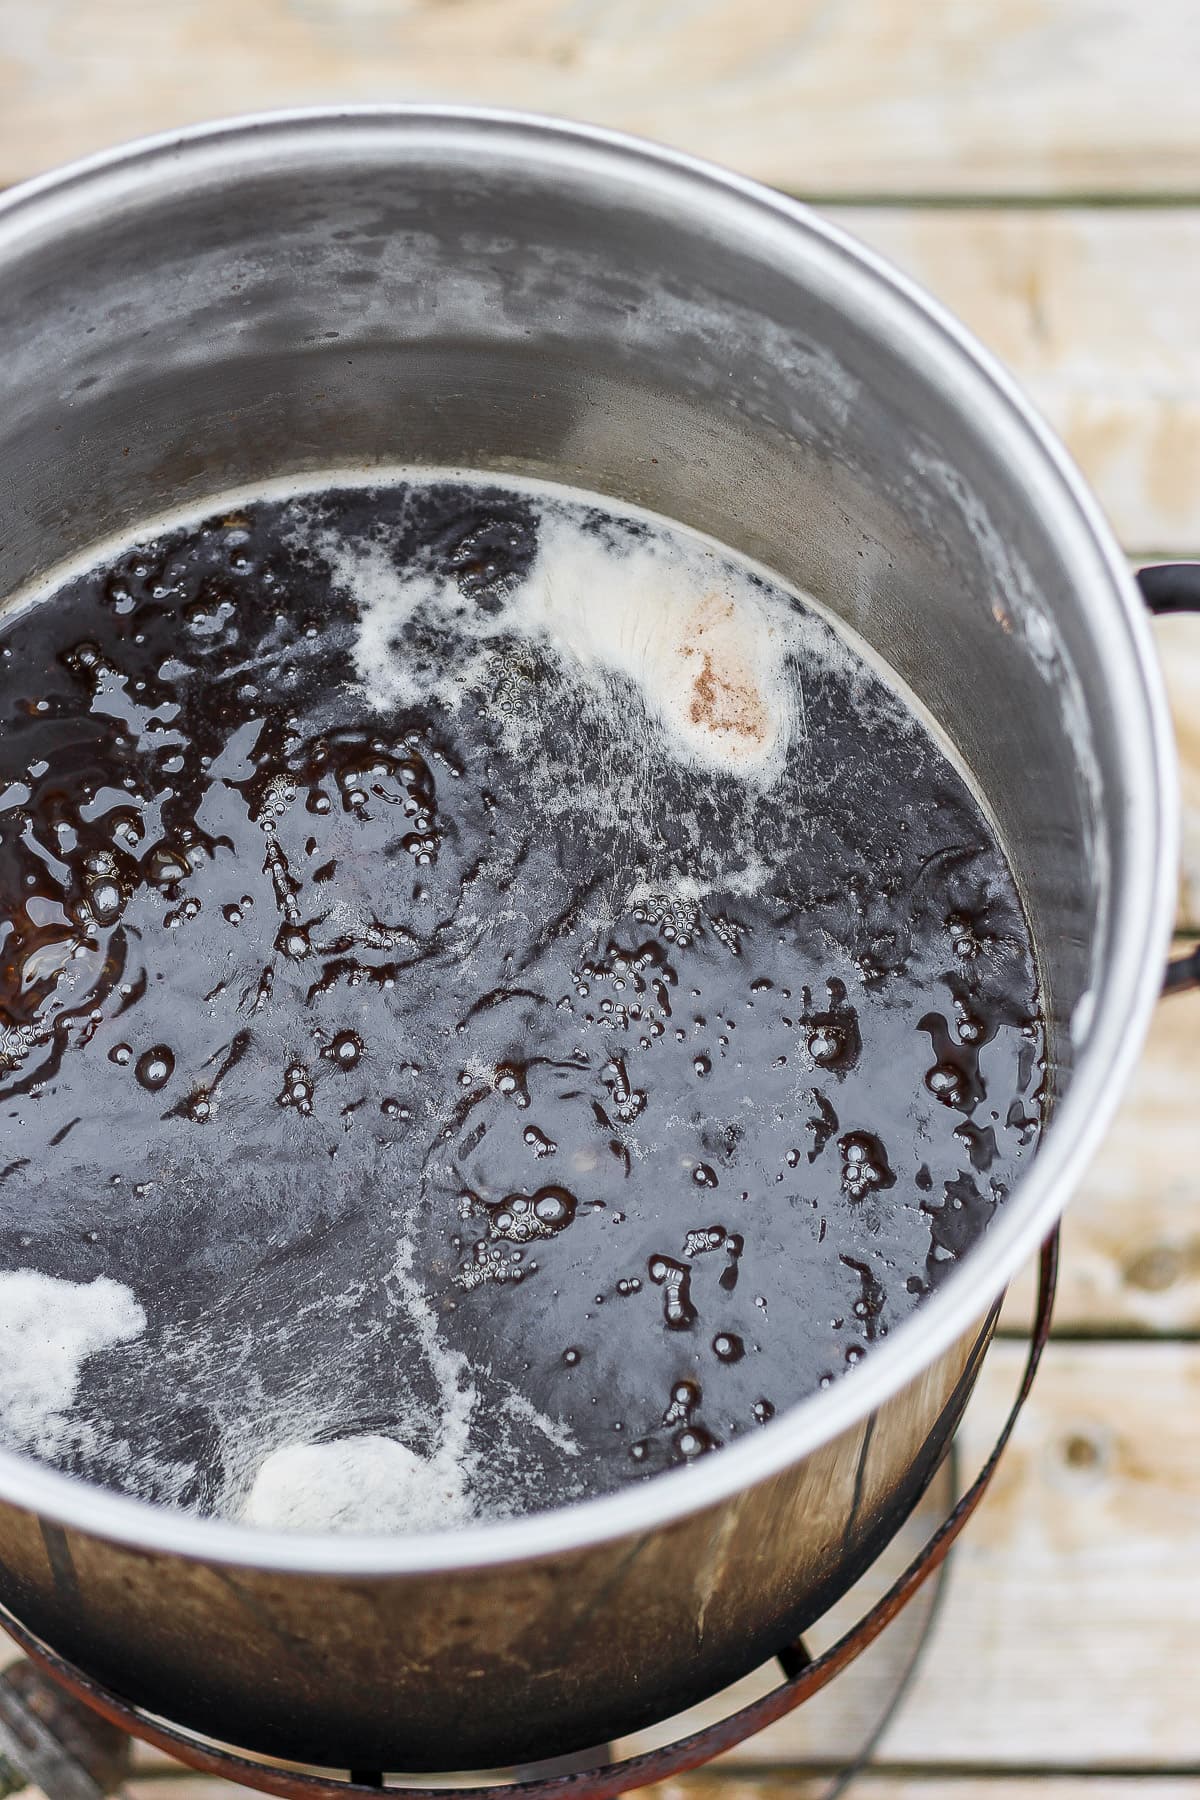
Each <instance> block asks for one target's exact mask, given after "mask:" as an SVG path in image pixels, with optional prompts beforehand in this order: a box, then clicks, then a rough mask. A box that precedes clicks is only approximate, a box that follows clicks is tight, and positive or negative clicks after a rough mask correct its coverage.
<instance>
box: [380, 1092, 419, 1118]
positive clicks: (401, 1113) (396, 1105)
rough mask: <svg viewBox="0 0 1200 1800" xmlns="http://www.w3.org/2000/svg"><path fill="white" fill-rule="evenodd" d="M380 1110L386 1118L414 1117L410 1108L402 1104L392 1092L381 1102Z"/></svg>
mask: <svg viewBox="0 0 1200 1800" xmlns="http://www.w3.org/2000/svg"><path fill="white" fill-rule="evenodd" d="M379 1110H380V1112H381V1113H382V1114H383V1116H384V1118H385V1119H411V1117H412V1112H411V1110H410V1108H408V1107H407V1106H404V1105H402V1104H401V1102H400V1101H399V1100H396V1099H394V1098H393V1097H392V1096H391V1095H390V1094H389V1095H387V1096H386V1097H385V1098H384V1099H383V1100H381V1101H380V1102H379Z"/></svg>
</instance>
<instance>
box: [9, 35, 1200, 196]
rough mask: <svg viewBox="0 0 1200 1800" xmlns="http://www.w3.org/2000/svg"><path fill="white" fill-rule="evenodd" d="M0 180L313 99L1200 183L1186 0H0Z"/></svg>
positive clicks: (704, 147) (833, 185) (774, 169)
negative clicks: (521, 110) (503, 110)
mask: <svg viewBox="0 0 1200 1800" xmlns="http://www.w3.org/2000/svg"><path fill="white" fill-rule="evenodd" d="M0 25H2V27H3V39H2V42H3V59H4V60H3V66H2V69H0V77H2V79H3V89H2V91H0V104H2V106H3V111H4V113H5V126H4V132H3V149H4V155H3V159H2V160H0V180H5V181H12V180H15V179H17V178H19V177H20V176H23V175H25V174H28V173H29V172H30V171H32V170H35V169H42V168H46V167H49V166H50V165H52V164H54V163H56V162H61V161H63V160H65V159H66V158H68V157H71V156H76V155H78V154H80V153H81V152H83V151H88V150H91V149H93V148H95V147H96V146H98V145H101V144H106V143H110V142H112V141H114V140H115V139H117V138H122V137H131V136H134V135H135V134H137V133H140V132H144V131H154V130H160V129H163V128H173V127H175V126H176V125H178V124H181V123H187V122H190V121H193V120H197V119H203V118H206V117H210V116H213V115H220V114H228V113H234V112H240V111H246V110H249V109H257V108H261V107H270V106H287V105H292V106H294V105H311V104H314V103H317V102H329V101H396V100H427V99H439V100H446V99H450V100H472V101H482V102H486V103H490V104H493V105H508V106H520V107H532V108H537V109H540V110H545V111H550V112H558V113H564V114H567V115H569V116H572V117H575V118H581V119H587V120H591V121H595V122H597V123H601V124H606V125H616V126H621V127H623V128H625V129H628V130H632V131H638V132H644V133H645V134H647V135H648V136H651V137H656V138H661V139H663V140H664V141H665V142H667V143H671V144H677V145H680V146H683V147H685V148H687V149H690V150H695V151H699V152H701V153H702V154H704V155H707V156H712V157H715V158H717V159H718V160H720V161H723V162H727V163H731V164H733V165H734V166H735V167H737V168H740V169H744V170H747V171H748V172H750V173H752V174H755V175H758V176H761V177H762V178H763V179H764V180H767V181H773V182H777V183H778V184H779V185H781V186H784V187H788V188H791V189H794V190H796V191H802V192H805V193H824V194H846V193H851V194H862V193H868V194H888V195H899V196H906V195H910V194H928V193H936V194H968V195H993V194H1005V195H1007V194H1033V195H1053V196H1061V195H1064V194H1079V193H1083V194H1096V193H1104V194H1120V195H1125V194H1131V193H1151V194H1155V195H1159V194H1164V193H1168V194H1182V195H1184V196H1185V197H1187V196H1192V195H1194V194H1196V193H1197V192H1198V191H1200V112H1198V109H1197V107H1196V89H1195V74H1196V67H1197V62H1198V61H1200V13H1198V12H1197V9H1196V7H1195V5H1194V4H1193V3H1192V0H948V3H946V4H942V5H919V4H916V3H915V0H603V3H601V0H106V3H105V4H103V5H95V4H88V0H36V3H31V0H5V4H4V5H3V7H2V8H0Z"/></svg>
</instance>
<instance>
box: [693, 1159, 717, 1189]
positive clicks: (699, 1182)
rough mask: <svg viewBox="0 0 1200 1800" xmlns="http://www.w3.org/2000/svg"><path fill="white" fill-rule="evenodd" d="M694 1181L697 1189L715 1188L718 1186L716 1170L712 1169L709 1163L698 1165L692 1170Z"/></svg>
mask: <svg viewBox="0 0 1200 1800" xmlns="http://www.w3.org/2000/svg"><path fill="white" fill-rule="evenodd" d="M692 1180H693V1181H694V1182H695V1184H696V1186H697V1187H702V1188H715V1187H716V1185H717V1174H716V1170H715V1169H712V1168H710V1167H709V1165H708V1163H697V1164H696V1166H695V1168H694V1169H693V1170H692Z"/></svg>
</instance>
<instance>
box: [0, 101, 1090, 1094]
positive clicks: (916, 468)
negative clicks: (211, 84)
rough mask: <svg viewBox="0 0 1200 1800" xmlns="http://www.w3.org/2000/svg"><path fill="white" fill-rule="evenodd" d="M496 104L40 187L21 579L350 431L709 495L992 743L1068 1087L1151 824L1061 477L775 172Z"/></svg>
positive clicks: (7, 586) (17, 564) (16, 360)
mask: <svg viewBox="0 0 1200 1800" xmlns="http://www.w3.org/2000/svg"><path fill="white" fill-rule="evenodd" d="M331 129H333V127H331ZM340 129H341V130H342V132H343V133H345V124H344V122H343V124H342V126H341V128H340ZM476 131H477V133H478V134H479V136H480V141H479V142H478V143H475V142H470V141H467V140H468V139H469V138H470V134H469V133H465V134H464V132H461V131H460V132H459V133H458V134H457V135H456V134H455V132H453V131H442V132H440V133H439V131H438V130H437V129H436V128H435V126H434V125H433V124H430V125H429V126H428V127H427V129H425V130H424V131H422V130H420V129H417V128H415V127H414V128H411V129H409V130H408V131H407V132H403V133H396V132H394V131H389V130H387V129H385V127H384V126H383V125H382V124H380V123H379V122H378V121H376V122H374V123H372V122H371V121H369V120H365V119H364V120H360V121H359V122H358V126H357V128H356V130H355V132H354V133H352V134H351V137H350V138H349V139H346V140H345V141H343V142H341V143H340V144H339V147H338V154H337V156H336V158H335V157H334V156H333V155H332V153H331V152H330V153H328V154H327V153H326V151H325V147H324V144H323V135H322V132H321V131H320V130H318V129H314V128H312V127H311V126H310V128H309V129H308V130H307V131H306V132H305V133H303V134H298V133H293V132H289V131H288V130H287V129H286V128H283V127H277V128H274V129H267V130H265V131H263V132H261V133H259V134H258V135H257V137H255V138H254V139H252V140H250V142H249V144H248V145H244V146H243V150H242V157H241V161H240V166H239V169H238V171H237V173H236V174H231V173H230V172H229V171H228V170H225V171H222V170H221V169H220V155H219V151H220V140H219V139H211V140H207V141H202V142H201V143H200V144H193V145H192V146H191V147H190V148H186V149H185V150H184V151H183V152H182V153H181V154H180V156H179V157H178V158H176V159H174V160H173V161H164V160H162V159H159V160H158V161H156V162H154V163H152V164H149V165H147V166H145V167H144V166H143V165H142V164H140V163H139V161H138V160H137V159H134V160H132V161H129V162H128V163H125V164H123V165H118V166H116V167H115V168H113V169H110V170H108V171H103V172H100V173H96V174H93V175H91V176H90V177H89V176H83V177H80V178H77V180H76V181H75V182H74V183H73V184H70V185H68V186H67V187H66V188H64V189H63V190H61V191H60V193H59V194H58V195H57V196H56V198H55V202H54V205H53V206H52V207H51V208H49V209H46V208H45V206H44V205H43V209H42V212H41V213H40V215H39V214H36V213H35V212H34V210H33V209H31V208H25V209H23V208H22V207H21V206H20V205H18V206H17V207H16V208H15V210H14V211H12V212H11V213H10V215H9V217H8V220H7V222H6V224H5V225H4V227H3V228H2V241H3V255H4V264H5V273H4V279H3V284H2V287H0V341H2V342H3V344H4V349H5V356H4V365H3V367H4V374H3V381H4V390H5V403H4V407H3V409H2V410H0V469H2V470H3V477H4V493H5V502H4V532H3V544H2V547H0V589H2V590H3V591H7V592H11V591H13V590H14V589H16V588H18V587H19V586H20V585H21V584H22V583H24V582H26V581H28V580H29V579H30V578H31V577H33V576H35V575H37V574H38V573H39V572H43V571H45V570H46V569H48V568H50V567H51V566H53V565H54V564H55V563H56V562H58V561H59V560H60V559H61V558H63V557H65V556H71V555H75V554H78V553H80V552H82V551H85V550H86V549H87V548H88V546H89V545H90V544H92V543H94V542H95V541H96V540H98V539H101V538H104V537H107V536H109V535H111V534H112V533H114V532H119V531H122V530H124V529H126V528H128V527H132V526H136V525H138V524H140V523H143V522H146V521H149V520H153V518H154V517H155V515H156V514H157V513H160V512H161V511H163V510H164V509H167V508H171V507H175V506H178V505H179V504H181V503H184V502H188V501H198V500H201V499H202V498H203V497H204V496H205V495H208V494H212V493H215V492H217V491H219V490H221V489H225V488H228V487H232V486H241V485H243V484H247V483H252V482H254V481H256V480H259V479H261V478H264V477H268V476H279V475H286V474H292V473H300V472H303V471H316V470H322V469H325V468H330V467H334V466H342V467H345V466H348V465H363V464H367V465H370V464H374V463H395V462H401V463H426V464H442V465H445V464H454V465H471V466H476V467H482V468H487V469H493V470H512V471H521V472H525V473H530V474H537V475H543V476H549V477H554V478H558V479H562V480H566V481H568V482H571V483H574V484H577V485H580V486H583V487H587V488H592V489H596V490H599V491H601V492H604V493H607V494H610V495H613V496H616V497H618V498H621V499H625V500H631V501H636V502H639V503H641V504H644V505H646V506H649V507H651V508H654V509H656V510H658V511H660V512H662V513H664V514H667V515H669V516H671V517H673V518H676V519H678V520H681V521H683V522H685V523H687V524H690V525H693V526H696V527H699V528H701V529H703V530H705V531H707V532H710V533H712V534H713V535H714V536H715V537H717V538H719V539H721V540H723V541H724V542H726V543H728V544H730V545H732V546H734V547H735V548H737V549H739V550H742V551H745V552H748V553H751V554H753V555H755V556H757V557H759V558H761V559H762V560H763V561H764V562H766V563H767V564H769V565H770V566H771V567H772V568H774V569H775V570H777V571H778V572H779V573H780V574H781V575H783V576H784V577H785V578H786V579H788V580H791V581H793V582H796V583H798V584H800V585H801V586H803V587H805V588H807V589H810V590H811V591H812V593H813V594H814V595H816V596H817V598H818V599H819V600H820V601H821V602H822V603H823V604H824V605H825V606H826V607H828V608H829V609H830V610H831V611H832V612H833V613H835V614H836V615H838V616H840V617H841V618H842V619H843V620H845V621H846V622H847V623H848V624H850V625H852V626H853V627H854V628H855V630H857V631H858V632H859V633H860V634H861V635H862V636H863V637H864V638H865V639H866V640H867V642H868V643H870V644H871V645H873V646H874V647H875V648H876V649H877V650H878V651H879V652H880V654H881V655H882V656H883V657H884V659H885V660H886V661H887V662H889V663H890V664H891V665H892V666H893V667H894V668H895V669H896V671H897V672H898V673H899V674H900V675H901V676H902V677H903V678H904V680H905V681H906V682H907V683H908V684H909V685H910V687H911V688H912V689H913V690H914V691H915V693H916V694H917V695H918V696H919V698H920V699H921V701H922V702H923V703H924V704H925V706H926V707H927V708H928V710H929V712H930V713H931V714H932V715H933V716H934V717H935V718H936V719H937V720H938V721H939V722H940V724H941V726H942V727H943V729H944V731H945V732H946V733H947V734H948V735H949V737H950V739H951V740H952V741H953V743H954V744H955V746H956V747H957V749H958V751H959V753H960V754H961V756H962V758H963V759H964V760H965V762H966V763H967V765H968V766H969V768H970V769H971V770H972V771H973V773H974V776H975V778H976V781H977V783H978V785H979V787H980V789H981V791H982V793H983V795H984V796H985V798H986V801H987V803H988V804H989V805H990V807H991V809H992V811H993V813H994V815H995V817H996V819H997V821H998V824H999V826H1000V829H1001V832H1002V835H1003V838H1004V840H1005V842H1006V844H1007V846H1008V849H1009V852H1010V855H1011V857H1012V860H1013V862H1014V865H1015V868H1016V872H1017V875H1018V879H1019V881H1020V883H1021V886H1022V888H1023V891H1024V894H1025V897H1026V901H1027V905H1028V908H1029V911H1030V915H1031V922H1032V925H1033V929H1034V935H1035V940H1036V942H1037V944H1038V945H1039V948H1040V953H1041V956H1042V959H1043V965H1044V978H1045V983H1046V998H1047V1010H1048V1014H1049V1023H1050V1028H1051V1030H1050V1040H1051V1049H1052V1063H1053V1083H1052V1085H1053V1086H1054V1087H1056V1088H1058V1089H1061V1086H1062V1083H1063V1080H1064V1077H1065V1076H1066V1075H1067V1073H1068V1072H1069V1069H1070V1066H1071V1061H1072V1035H1071V1032H1070V1030H1069V1029H1065V1027H1066V1026H1067V1025H1068V1023H1069V1021H1070V1020H1071V1018H1072V1015H1073V1014H1075V1016H1076V1023H1077V1024H1078V1019H1079V1014H1078V1012H1077V1010H1076V1009H1077V1008H1078V1006H1079V1003H1080V1001H1081V998H1082V997H1083V996H1084V995H1085V993H1086V991H1087V990H1088V987H1089V983H1090V973H1091V970H1092V968H1093V967H1094V966H1095V965H1096V963H1097V961H1098V960H1099V959H1102V957H1103V945H1104V933H1105V929H1106V925H1105V918H1104V909H1103V896H1104V892H1105V889H1106V879H1105V877H1106V876H1107V879H1108V880H1111V882H1112V883H1114V884H1117V885H1119V881H1120V876H1121V870H1120V867H1119V863H1120V858H1121V855H1122V844H1121V834H1120V832H1119V830H1114V829H1113V822H1112V820H1111V819H1110V818H1108V817H1106V815H1105V813H1104V811H1103V807H1102V804H1101V802H1100V801H1099V800H1098V798H1097V796H1101V795H1105V794H1107V793H1108V792H1109V790H1110V788H1111V787H1112V785H1113V783H1114V782H1115V781H1116V771H1115V768H1109V767H1108V766H1107V763H1108V759H1109V756H1110V754H1111V752H1110V743H1111V734H1110V733H1109V732H1108V731H1107V729H1106V727H1107V726H1108V724H1109V722H1110V716H1111V714H1112V712H1113V711H1114V708H1115V701H1114V698H1113V696H1112V695H1111V694H1110V693H1109V691H1108V689H1107V687H1106V680H1107V677H1106V675H1105V672H1104V670H1103V669H1102V668H1101V666H1100V664H1099V662H1098V659H1097V656H1096V652H1095V649H1094V647H1093V645H1092V640H1091V638H1090V636H1088V635H1087V634H1085V631H1084V624H1085V621H1084V619H1083V617H1082V616H1081V611H1080V601H1079V599H1078V592H1079V583H1078V568H1077V566H1076V569H1075V570H1074V572H1069V571H1068V569H1067V567H1066V564H1065V560H1064V559H1065V557H1066V550H1065V549H1064V546H1063V544H1062V543H1061V541H1060V540H1059V537H1058V535H1057V534H1056V531H1055V529H1054V526H1053V521H1051V520H1050V519H1049V518H1048V517H1044V516H1043V509H1042V506H1041V498H1040V496H1039V495H1038V494H1036V493H1032V492H1030V491H1028V489H1027V487H1026V486H1025V484H1024V481H1023V478H1022V477H1021V475H1020V474H1019V472H1018V469H1017V466H1016V465H1015V463H1014V461H1013V459H1012V458H1011V457H1010V456H1008V455H1007V454H1006V449H1007V446H1006V445H1004V444H1002V443H997V442H994V441H987V440H985V439H983V438H982V437H981V435H980V432H979V430H978V428H977V425H976V423H975V420H974V417H973V412H972V399H973V396H972V393H971V392H970V391H968V383H967V381H966V379H965V378H964V380H963V384H962V387H961V391H960V390H958V389H956V387H955V384H954V383H953V381H947V380H946V379H945V378H944V370H943V371H942V374H941V376H939V369H938V364H937V357H938V354H939V352H938V349H937V347H936V346H935V344H934V340H935V339H936V337H937V332H936V330H935V328H934V327H933V326H932V325H931V324H930V323H929V321H928V320H926V319H923V318H922V317H921V316H920V315H919V314H918V313H917V312H916V311H915V310H913V312H912V319H911V323H912V331H911V334H907V333H906V337H905V342H904V343H903V344H902V343H900V342H899V340H898V338H897V336H896V333H895V330H894V325H895V319H894V318H893V319H891V320H890V321H889V320H881V319H879V318H874V317H873V316H872V311H871V309H872V306H874V305H878V304H879V302H878V301H876V300H873V299H872V298H871V295H870V293H869V292H868V289H867V287H866V286H865V285H864V284H863V283H862V281H861V279H860V277H859V276H858V275H857V274H856V272H855V266H854V264H853V262H852V260H851V259H850V258H848V257H843V258H839V256H837V255H835V256H834V257H833V259H832V262H831V260H830V258H829V255H828V250H827V247H824V246H822V245H820V244H819V243H814V244H811V245H810V244H809V243H807V242H806V238H805V235H804V234H798V233H795V232H794V231H788V232H787V233H786V235H784V234H782V233H781V235H780V241H779V244H778V246H775V245H773V244H772V242H771V234H770V230H766V231H764V233H763V234H762V235H760V236H756V238H755V240H754V241H753V242H751V241H750V240H749V239H748V238H747V236H746V233H745V229H744V224H745V220H744V216H743V214H742V213H740V212H738V210H737V209H738V208H743V209H744V206H745V202H744V201H741V200H738V201H737V206H736V207H735V202H734V197H732V196H728V195H726V196H723V197H722V196H721V195H720V194H718V193H716V192H715V191H707V192H706V191H705V190H704V189H702V188H701V186H700V184H698V183H697V182H696V180H695V178H694V177H688V176H685V174H684V173H682V172H679V173H678V174H672V173H670V172H668V173H667V174H664V175H663V176H662V178H661V180H660V181H659V182H658V183H657V184H656V185H655V186H654V187H653V189H652V188H651V187H650V186H649V185H647V181H646V177H645V175H644V173H642V174H639V172H638V170H637V169H636V168H634V167H632V166H630V165H624V164H623V163H622V159H621V157H620V155H619V154H618V153H616V152H613V151H608V150H605V149H603V148H602V147H592V148H588V147H586V146H583V145H581V144H580V143H579V142H575V143H573V144H569V145H568V146H567V147H566V148H564V150H563V154H562V159H561V163H560V166H559V167H558V168H557V169H555V170H553V171H551V170H550V169H548V168H547V167H546V166H545V165H543V166H541V167H537V166H535V163H534V160H533V155H532V147H531V149H530V153H529V154H526V152H525V149H524V147H523V146H522V144H521V142H520V139H519V136H518V135H517V134H514V133H510V134H509V135H508V136H507V137H505V138H503V139H498V140H497V141H496V142H495V143H494V144H492V143H490V142H489V141H488V135H487V130H486V126H477V127H476ZM27 212H28V214H29V217H28V219H27V217H26V213H27ZM727 213H728V214H729V216H728V217H727V216H726V214H727ZM818 251H820V252H821V254H817V252H818ZM839 260H840V261H841V263H842V264H843V272H839ZM890 304H891V306H892V307H893V310H895V309H896V308H897V307H900V308H901V309H903V307H904V304H905V303H904V302H902V301H897V300H896V299H895V298H894V297H893V298H892V300H891V302H890ZM983 379H984V378H983V377H974V376H972V377H971V380H972V381H978V382H980V383H982V381H983ZM1051 603H1052V605H1053V623H1051V622H1050V618H1049V608H1050V605H1051ZM1117 785H1119V783H1118V784H1117ZM1076 1035H1078V1032H1077V1033H1076Z"/></svg>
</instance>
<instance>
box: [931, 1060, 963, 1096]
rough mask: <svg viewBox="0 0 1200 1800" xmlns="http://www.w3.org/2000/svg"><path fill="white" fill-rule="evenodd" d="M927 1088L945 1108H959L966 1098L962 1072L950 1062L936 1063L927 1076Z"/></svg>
mask: <svg viewBox="0 0 1200 1800" xmlns="http://www.w3.org/2000/svg"><path fill="white" fill-rule="evenodd" d="M925 1086H926V1087H927V1088H928V1089H929V1091H930V1093H931V1094H932V1095H933V1096H934V1098H935V1099H937V1100H940V1101H941V1102H942V1105H943V1106H955V1107H959V1106H961V1105H962V1104H963V1101H964V1099H965V1098H966V1090H965V1086H964V1082H963V1073H962V1070H961V1069H957V1068H955V1066H954V1064H953V1063H950V1062H940V1063H935V1064H934V1066H933V1068H932V1069H930V1070H929V1071H928V1072H927V1074H926V1076H925Z"/></svg>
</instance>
